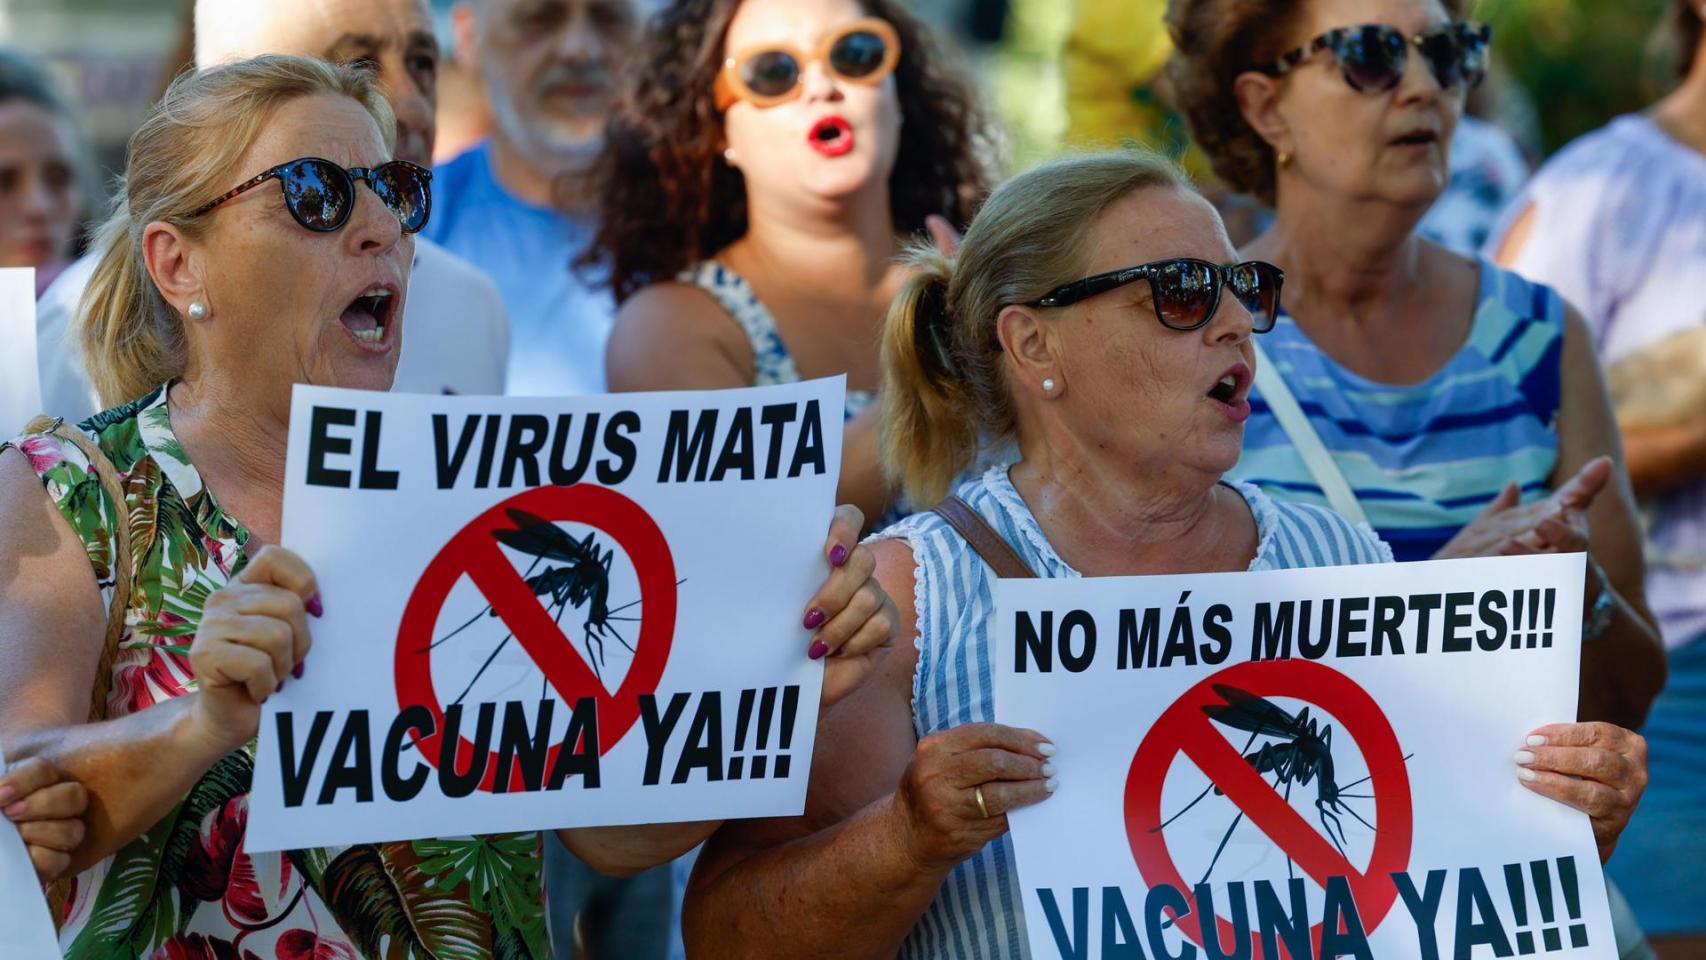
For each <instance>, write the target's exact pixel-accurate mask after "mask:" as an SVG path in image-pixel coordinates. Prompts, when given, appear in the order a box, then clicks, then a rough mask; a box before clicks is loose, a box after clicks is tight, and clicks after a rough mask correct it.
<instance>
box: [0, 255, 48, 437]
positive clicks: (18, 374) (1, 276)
mask: <svg viewBox="0 0 1706 960" xmlns="http://www.w3.org/2000/svg"><path fill="white" fill-rule="evenodd" d="M35 278H36V272H35V270H34V269H32V268H30V267H12V268H8V269H5V270H0V439H4V438H8V437H12V436H15V435H17V433H18V431H20V430H22V429H24V424H26V423H29V422H30V418H31V417H34V416H35V415H36V414H38V413H41V412H42V409H41V373H40V370H39V368H38V367H37V360H36V279H35Z"/></svg>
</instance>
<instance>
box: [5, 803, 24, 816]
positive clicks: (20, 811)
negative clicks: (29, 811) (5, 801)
mask: <svg viewBox="0 0 1706 960" xmlns="http://www.w3.org/2000/svg"><path fill="white" fill-rule="evenodd" d="M23 815H24V801H22V800H19V801H18V802H17V803H14V804H12V805H11V806H9V807H7V808H6V816H7V817H9V818H10V819H13V820H16V819H17V818H19V817H21V816H23Z"/></svg>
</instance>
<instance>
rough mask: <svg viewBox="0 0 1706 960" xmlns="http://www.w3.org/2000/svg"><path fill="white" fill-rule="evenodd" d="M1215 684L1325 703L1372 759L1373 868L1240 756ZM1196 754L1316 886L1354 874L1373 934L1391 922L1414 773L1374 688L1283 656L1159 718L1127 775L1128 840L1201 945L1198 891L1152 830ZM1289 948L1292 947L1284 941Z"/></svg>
mask: <svg viewBox="0 0 1706 960" xmlns="http://www.w3.org/2000/svg"><path fill="white" fill-rule="evenodd" d="M1216 684H1224V685H1228V686H1236V687H1238V688H1239V689H1241V690H1245V691H1248V692H1250V693H1252V694H1255V695H1256V696H1259V697H1276V696H1283V697H1293V698H1296V699H1300V700H1305V701H1308V702H1309V703H1311V704H1314V705H1317V706H1319V707H1320V708H1322V709H1325V710H1326V711H1327V712H1329V713H1331V714H1332V715H1333V716H1334V717H1336V718H1337V719H1338V721H1339V723H1340V724H1341V725H1342V727H1341V732H1342V733H1345V734H1348V735H1350V737H1351V738H1352V739H1353V740H1355V741H1356V743H1357V746H1358V747H1359V748H1360V749H1361V750H1362V755H1363V759H1364V760H1366V761H1367V763H1368V772H1369V775H1370V776H1369V780H1370V786H1371V788H1372V789H1371V791H1370V792H1372V793H1373V794H1374V808H1375V816H1376V818H1377V819H1376V823H1377V824H1378V825H1379V829H1378V831H1377V832H1376V834H1375V839H1374V850H1373V853H1372V854H1371V856H1370V857H1369V864H1368V870H1367V871H1361V870H1358V869H1356V867H1355V866H1354V865H1353V864H1351V863H1350V862H1349V861H1348V860H1346V859H1345V858H1344V857H1343V856H1341V855H1340V854H1339V852H1338V851H1337V850H1336V849H1334V848H1333V847H1332V845H1331V844H1329V843H1328V841H1327V840H1326V838H1324V837H1323V836H1322V835H1321V834H1320V833H1319V832H1317V831H1316V829H1315V828H1314V827H1313V826H1311V825H1310V824H1309V822H1308V821H1307V820H1305V819H1303V817H1301V816H1299V815H1298V813H1297V812H1296V811H1295V810H1293V809H1292V807H1291V805H1290V804H1289V803H1288V802H1287V801H1286V800H1285V799H1284V798H1282V797H1281V796H1280V795H1279V793H1278V792H1277V791H1275V790H1274V788H1273V787H1272V786H1271V785H1270V784H1269V783H1268V782H1267V781H1266V780H1264V779H1263V778H1262V775H1261V774H1258V773H1257V772H1256V770H1255V768H1254V767H1253V766H1251V765H1250V764H1249V763H1248V762H1247V761H1245V760H1244V758H1243V757H1242V756H1241V755H1240V754H1239V753H1238V750H1237V748H1236V747H1234V746H1233V745H1232V744H1230V743H1228V742H1227V740H1226V738H1225V737H1224V736H1222V735H1221V734H1220V733H1219V732H1218V731H1216V730H1215V729H1214V728H1213V727H1212V726H1211V725H1210V724H1211V721H1210V720H1209V718H1208V715H1207V714H1205V713H1204V712H1203V707H1205V706H1209V705H1214V704H1222V703H1224V701H1223V700H1222V699H1221V698H1220V695H1219V694H1218V693H1216V692H1215V690H1214V686H1215V685H1216ZM1180 754H1183V755H1185V756H1186V757H1188V758H1189V759H1190V760H1191V761H1192V762H1193V763H1195V764H1196V765H1197V767H1198V768H1199V769H1201V770H1202V772H1203V773H1204V774H1206V775H1207V776H1208V778H1209V779H1210V780H1212V781H1214V783H1215V785H1216V786H1218V787H1220V788H1221V790H1222V791H1224V793H1225V795H1226V797H1227V798H1228V799H1229V800H1231V801H1232V802H1233V803H1234V804H1236V805H1237V806H1238V807H1239V809H1240V810H1242V811H1243V812H1244V813H1245V815H1246V816H1247V817H1248V818H1249V819H1250V821H1251V822H1252V823H1254V824H1256V826H1257V827H1259V828H1260V829H1261V830H1262V831H1263V832H1264V833H1266V834H1267V835H1268V837H1269V839H1271V840H1273V841H1274V843H1275V844H1276V845H1278V846H1279V847H1280V848H1281V849H1282V850H1284V851H1285V852H1286V853H1287V855H1288V856H1290V857H1291V859H1292V860H1293V861H1294V862H1295V863H1297V865H1298V866H1299V867H1301V868H1302V869H1303V871H1304V872H1305V873H1307V874H1308V875H1309V877H1310V878H1311V879H1313V880H1314V881H1315V882H1316V883H1317V884H1319V885H1322V886H1325V885H1326V882H1327V878H1328V877H1329V876H1332V875H1342V876H1344V877H1346V879H1347V881H1348V883H1349V885H1350V887H1351V893H1352V896H1353V897H1354V898H1355V900H1356V907H1357V915H1358V917H1360V918H1361V920H1362V923H1363V927H1364V929H1365V930H1366V931H1367V932H1369V933H1372V932H1373V931H1374V928H1375V927H1376V926H1378V925H1379V924H1380V922H1381V921H1382V920H1384V919H1385V918H1386V915H1387V913H1388V912H1390V911H1391V909H1392V905H1393V903H1394V902H1395V901H1396V900H1397V898H1398V888H1397V886H1396V885H1395V884H1394V883H1393V881H1392V874H1393V873H1395V872H1400V871H1403V870H1405V869H1407V868H1408V867H1409V863H1410V846H1411V838H1412V835H1413V833H1414V826H1415V822H1414V811H1413V809H1412V807H1411V802H1410V777H1409V774H1408V772H1407V771H1406V770H1405V767H1404V756H1403V751H1402V748H1401V747H1400V746H1399V744H1398V736H1397V734H1396V733H1394V732H1393V730H1392V724H1391V723H1390V722H1388V721H1387V719H1386V715H1385V713H1383V712H1382V711H1381V709H1380V705H1379V704H1377V703H1375V702H1374V698H1373V697H1371V696H1369V695H1368V692H1367V691H1366V690H1364V689H1363V688H1362V687H1360V686H1358V685H1357V684H1356V683H1355V682H1354V681H1352V680H1351V679H1350V678H1349V677H1347V676H1345V675H1344V674H1342V673H1340V672H1338V671H1337V670H1334V669H1332V668H1331V667H1328V666H1325V665H1323V664H1319V663H1315V662H1312V661H1308V660H1275V661H1260V662H1250V663H1241V664H1237V665H1236V666H1232V667H1228V668H1227V669H1225V670H1222V671H1220V672H1218V673H1216V674H1214V675H1213V676H1211V677H1208V678H1207V679H1205V680H1203V681H1202V682H1200V683H1198V684H1197V685H1196V686H1194V687H1192V688H1191V689H1190V690H1188V691H1186V692H1185V695H1184V696H1182V697H1180V698H1179V699H1178V700H1177V701H1175V702H1174V703H1173V704H1172V706H1169V707H1168V708H1167V709H1166V711H1165V712H1163V713H1162V714H1161V716H1160V718H1159V719H1157V720H1156V721H1155V725H1154V726H1152V727H1151V728H1150V730H1149V732H1148V734H1146V735H1145V736H1144V738H1143V742H1142V743H1140V744H1139V745H1138V748H1137V753H1136V754H1135V755H1134V756H1133V757H1132V761H1131V768H1130V770H1129V772H1128V773H1127V774H1126V786H1125V822H1126V839H1127V841H1128V842H1129V843H1130V844H1131V854H1132V858H1133V859H1134V860H1135V861H1136V862H1137V868H1138V872H1139V873H1141V874H1142V876H1143V881H1144V883H1145V885H1147V886H1149V887H1157V886H1161V885H1162V884H1167V885H1170V886H1172V887H1174V888H1175V889H1177V890H1179V891H1180V892H1181V893H1183V894H1184V895H1185V899H1186V901H1187V902H1188V903H1189V904H1190V908H1191V912H1190V913H1189V914H1188V915H1186V916H1184V917H1180V918H1176V920H1175V922H1176V923H1177V925H1178V927H1179V929H1180V930H1182V931H1184V933H1185V935H1186V936H1188V937H1189V938H1190V939H1192V940H1193V941H1195V942H1196V943H1197V944H1198V945H1199V946H1201V945H1202V943H1203V935H1204V931H1203V930H1202V927H1201V924H1200V921H1199V918H1200V917H1201V916H1202V912H1201V911H1200V910H1198V909H1197V905H1196V895H1195V892H1194V888H1193V887H1191V886H1190V885H1187V884H1186V883H1185V882H1184V879H1183V878H1182V877H1181V876H1180V875H1179V868H1178V866H1177V865H1175V864H1174V863H1173V858H1172V854H1171V853H1170V852H1169V851H1168V849H1167V842H1166V838H1165V835H1164V834H1163V833H1162V832H1158V831H1157V832H1151V830H1152V829H1153V828H1154V827H1156V826H1158V825H1160V824H1161V822H1162V819H1163V818H1162V816H1161V787H1162V784H1163V782H1164V781H1165V780H1166V777H1167V771H1168V769H1169V768H1170V767H1171V766H1172V764H1173V761H1174V758H1175V757H1177V756H1179V755H1180ZM1215 921H1216V928H1217V931H1218V933H1219V935H1220V937H1221V942H1222V943H1229V942H1231V941H1232V938H1233V934H1234V933H1235V932H1236V931H1234V929H1233V927H1232V924H1231V923H1230V922H1229V921H1227V920H1226V919H1224V918H1222V917H1219V916H1216V917H1215ZM1321 933H1322V925H1321V924H1320V923H1316V924H1314V925H1313V926H1312V927H1311V928H1310V931H1309V935H1310V938H1311V940H1312V941H1313V943H1314V944H1315V952H1317V953H1319V952H1320V946H1321ZM1252 946H1253V948H1254V956H1255V958H1256V960H1277V958H1274V957H1264V955H1263V953H1262V944H1261V941H1260V939H1259V938H1257V939H1255V941H1254V942H1253V944H1252ZM1280 950H1281V951H1282V952H1283V951H1284V947H1283V946H1282V947H1280Z"/></svg>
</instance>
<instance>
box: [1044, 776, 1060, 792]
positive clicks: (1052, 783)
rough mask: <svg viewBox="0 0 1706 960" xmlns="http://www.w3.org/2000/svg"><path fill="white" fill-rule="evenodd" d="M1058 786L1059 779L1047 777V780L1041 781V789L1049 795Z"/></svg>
mask: <svg viewBox="0 0 1706 960" xmlns="http://www.w3.org/2000/svg"><path fill="white" fill-rule="evenodd" d="M1059 786H1060V778H1059V777H1049V778H1048V779H1047V780H1044V781H1043V789H1044V790H1047V791H1048V792H1049V793H1053V792H1054V791H1055V790H1056V789H1057V788H1058V787H1059Z"/></svg>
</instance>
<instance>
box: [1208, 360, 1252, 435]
mask: <svg viewBox="0 0 1706 960" xmlns="http://www.w3.org/2000/svg"><path fill="white" fill-rule="evenodd" d="M1250 380H1251V376H1250V368H1249V367H1247V366H1245V365H1244V364H1242V363H1235V364H1233V365H1232V366H1230V367H1228V368H1227V369H1226V372H1225V373H1222V374H1221V375H1220V379H1219V380H1216V381H1215V382H1214V386H1212V387H1210V388H1208V393H1207V394H1206V396H1207V397H1208V398H1209V399H1210V400H1213V401H1214V402H1215V403H1218V404H1220V405H1221V406H1222V407H1225V408H1226V411H1227V416H1229V417H1231V418H1232V419H1233V420H1234V421H1237V422H1243V421H1244V420H1246V419H1248V418H1249V416H1250V402H1249V400H1248V399H1247V397H1248V394H1249V390H1250Z"/></svg>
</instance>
